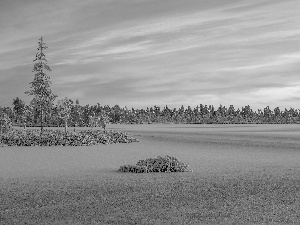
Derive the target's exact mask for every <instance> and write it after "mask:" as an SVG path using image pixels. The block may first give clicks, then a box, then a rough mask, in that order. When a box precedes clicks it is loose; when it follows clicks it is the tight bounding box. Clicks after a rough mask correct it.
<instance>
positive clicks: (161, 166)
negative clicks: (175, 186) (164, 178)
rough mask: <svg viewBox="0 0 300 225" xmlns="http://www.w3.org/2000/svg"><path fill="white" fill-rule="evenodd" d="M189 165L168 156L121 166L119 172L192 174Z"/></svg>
mask: <svg viewBox="0 0 300 225" xmlns="http://www.w3.org/2000/svg"><path fill="white" fill-rule="evenodd" d="M188 167H189V165H188V164H186V163H184V162H180V161H179V160H178V159H177V158H175V157H171V156H168V155H166V156H165V157H161V156H158V157H157V158H149V159H146V160H139V161H138V163H137V164H136V165H124V166H121V167H120V169H119V170H118V171H120V172H132V173H150V172H167V173H170V172H192V170H188Z"/></svg>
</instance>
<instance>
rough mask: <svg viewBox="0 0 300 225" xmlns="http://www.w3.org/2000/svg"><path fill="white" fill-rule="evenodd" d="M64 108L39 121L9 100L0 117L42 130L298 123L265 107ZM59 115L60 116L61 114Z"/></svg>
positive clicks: (297, 117) (293, 112) (289, 112)
mask: <svg viewBox="0 0 300 225" xmlns="http://www.w3.org/2000/svg"><path fill="white" fill-rule="evenodd" d="M63 100H64V105H66V102H67V103H68V104H67V105H68V109H69V111H68V113H67V114H66V112H65V111H66V110H65V108H66V107H65V108H64V107H61V106H60V105H61V102H62V100H60V101H59V102H60V104H57V105H54V106H53V107H51V108H49V109H48V112H47V113H46V114H45V115H44V116H43V117H41V116H40V114H41V113H40V108H39V106H38V105H37V104H35V101H34V100H32V101H31V102H30V104H29V105H26V104H25V102H24V101H22V100H21V99H19V98H16V99H14V100H13V107H12V108H10V107H4V108H3V107H2V108H1V107H0V111H1V112H2V114H5V115H7V116H8V117H9V118H10V119H11V121H12V123H13V125H20V126H22V125H23V124H24V123H26V125H27V126H40V124H41V119H42V120H43V124H44V126H65V124H66V123H67V124H68V126H72V127H73V126H78V127H87V126H91V123H92V120H91V118H95V117H102V118H106V122H107V123H120V124H149V123H176V124H181V123H182V124H251V123H254V124H265V123H267V124H292V123H300V110H299V109H294V108H290V109H284V110H281V109H280V108H279V107H276V108H275V109H270V108H269V107H268V106H267V107H266V108H264V109H263V110H260V109H259V110H258V111H253V110H252V109H251V108H250V106H249V105H248V106H245V107H242V108H241V109H235V108H234V107H233V106H232V105H230V106H229V107H228V108H227V107H225V106H222V105H220V106H219V107H214V106H213V105H209V106H207V105H202V104H200V105H198V106H196V107H195V108H191V107H190V106H188V107H187V108H185V107H183V106H181V107H180V108H178V109H177V108H173V109H170V108H168V106H165V107H163V108H160V107H159V106H153V107H150V108H146V109H134V108H130V109H129V108H127V107H124V108H121V107H120V106H119V105H115V106H113V107H110V106H108V105H104V106H102V105H100V104H99V103H98V104H96V105H91V106H90V105H85V106H81V105H80V104H79V101H78V100H76V101H75V102H74V101H72V100H71V99H68V98H65V99H63ZM62 111H63V113H62Z"/></svg>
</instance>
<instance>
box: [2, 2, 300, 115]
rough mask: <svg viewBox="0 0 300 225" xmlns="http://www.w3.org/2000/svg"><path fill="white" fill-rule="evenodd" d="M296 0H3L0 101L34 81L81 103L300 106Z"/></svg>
mask: <svg viewBox="0 0 300 225" xmlns="http://www.w3.org/2000/svg"><path fill="white" fill-rule="evenodd" d="M299 12H300V0H284V1H282V0H184V1H183V0H163V1H162V0H126V1H124V0H85V1H82V0H51V1H49V0H1V1H0V106H12V101H13V99H14V98H16V97H19V98H21V99H22V100H25V102H26V104H29V102H30V101H31V100H32V98H33V97H32V96H27V95H26V94H25V93H24V92H25V91H28V90H30V84H29V83H30V82H31V81H32V80H33V79H34V73H33V72H32V70H33V65H34V62H33V60H34V59H35V55H36V53H37V52H38V51H37V47H38V41H39V38H40V37H43V39H44V42H45V43H46V45H47V47H48V49H46V50H45V51H44V53H45V55H46V59H47V60H48V65H49V66H50V68H51V69H52V72H47V75H50V77H51V79H50V80H51V82H52V85H51V89H52V91H53V93H54V94H56V95H58V98H57V100H59V99H63V98H64V97H68V98H70V99H72V100H73V101H75V100H76V99H78V100H79V102H80V104H81V105H87V104H90V105H94V104H97V103H100V105H109V106H111V107H112V106H114V105H119V106H121V107H124V106H127V107H134V108H146V107H151V106H154V105H157V106H161V107H164V106H165V105H167V106H168V107H169V108H178V107H180V106H181V105H183V106H184V107H187V106H191V107H192V108H194V107H196V106H197V105H200V104H203V105H214V106H215V107H218V106H219V105H220V104H221V105H223V106H226V107H229V106H230V105H233V106H234V107H235V108H236V109H237V108H241V107H243V106H246V105H250V106H251V108H252V109H254V110H257V109H263V108H265V107H266V106H269V107H270V108H271V109H274V108H275V107H277V106H278V107H280V108H281V109H282V110H284V108H287V109H289V108H290V107H293V108H297V109H299V108H300V104H299V103H300V13H299Z"/></svg>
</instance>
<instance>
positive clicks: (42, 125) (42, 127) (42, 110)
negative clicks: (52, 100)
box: [41, 106, 43, 132]
mask: <svg viewBox="0 0 300 225" xmlns="http://www.w3.org/2000/svg"><path fill="white" fill-rule="evenodd" d="M42 131H43V110H42V106H41V132H42Z"/></svg>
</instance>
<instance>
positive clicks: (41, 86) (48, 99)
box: [25, 37, 57, 132]
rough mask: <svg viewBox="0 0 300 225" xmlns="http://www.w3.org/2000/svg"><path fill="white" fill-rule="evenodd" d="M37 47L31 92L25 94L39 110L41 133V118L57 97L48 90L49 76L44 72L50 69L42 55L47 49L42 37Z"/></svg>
mask: <svg viewBox="0 0 300 225" xmlns="http://www.w3.org/2000/svg"><path fill="white" fill-rule="evenodd" d="M38 44H39V47H38V48H37V49H38V51H39V52H38V53H37V54H36V57H35V60H33V62H35V61H37V62H36V63H35V64H34V67H33V71H32V72H35V77H34V80H33V81H32V82H30V84H31V90H30V91H26V92H25V94H28V95H33V96H34V99H35V102H36V103H37V105H38V107H39V110H40V120H41V121H40V122H41V132H42V131H43V116H44V118H46V117H45V114H46V113H49V111H51V110H49V107H50V108H51V107H52V105H53V102H54V100H55V98H56V97H57V95H54V94H53V93H52V91H51V89H50V84H51V81H50V76H47V75H46V74H45V73H44V71H45V70H48V71H52V70H51V69H50V67H49V66H48V65H47V60H46V56H45V54H44V53H43V50H44V49H46V48H48V47H47V46H46V43H43V37H41V38H40V39H39V42H38Z"/></svg>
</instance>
